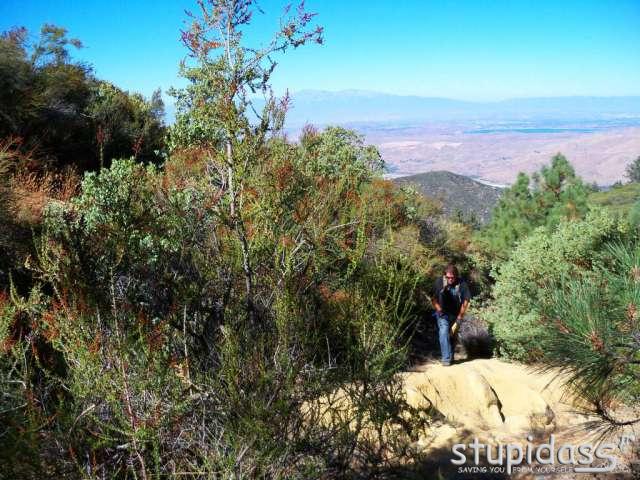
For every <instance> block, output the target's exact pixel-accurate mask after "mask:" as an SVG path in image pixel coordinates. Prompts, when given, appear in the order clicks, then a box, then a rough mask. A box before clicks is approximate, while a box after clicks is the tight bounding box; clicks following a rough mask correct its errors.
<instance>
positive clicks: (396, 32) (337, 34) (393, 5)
mask: <svg viewBox="0 0 640 480" xmlns="http://www.w3.org/2000/svg"><path fill="white" fill-rule="evenodd" d="M284 3H285V2H280V1H276V0H262V1H260V2H259V5H260V6H261V7H262V9H263V10H265V12H266V14H265V15H263V16H260V17H259V18H257V19H256V21H255V22H254V25H253V30H252V31H251V34H250V35H248V37H247V40H248V41H249V42H257V41H260V39H264V38H266V32H269V31H272V30H273V29H274V28H275V26H276V24H277V19H278V15H279V12H281V9H282V6H283V5H284ZM306 4H307V9H308V10H310V11H314V12H318V17H317V22H318V23H319V24H320V25H322V26H323V27H324V28H325V45H323V46H318V45H312V46H305V47H302V48H300V49H298V50H295V51H291V52H289V53H287V54H286V55H284V56H281V57H279V58H278V60H279V67H278V69H277V71H276V73H275V75H274V77H273V86H274V88H275V90H276V92H277V93H281V92H283V91H284V90H285V89H286V88H289V89H290V90H291V91H294V92H295V91H298V90H303V89H319V90H343V89H361V90H373V91H380V92H388V93H395V94H417V95H424V96H437V97H448V98H457V99H467V100H497V99H503V98H512V97H533V96H562V95H604V96H609V95H640V0H562V1H558V0H554V1H548V0H538V1H525V0H502V1H498V0H494V1H483V0H473V1H471V0H469V1H462V0H458V1H454V0H449V1H444V0H404V1H401V0H397V1H390V0H387V1H383V0H377V1H376V0H368V1H366V0H307V2H306ZM194 6H195V2H194V1H191V0H184V1H183V0H155V1H153V2H152V1H147V0H129V1H125V0H115V1H97V0H82V1H80V0H75V1H70V0H67V1H64V0H1V1H0V30H7V29H8V28H10V27H11V26H14V25H24V26H26V27H27V28H29V29H30V30H31V31H32V32H34V33H35V32H36V31H37V30H38V29H39V28H40V26H41V25H42V24H43V23H45V22H48V23H54V24H57V25H60V26H64V27H65V28H67V29H68V30H69V34H70V36H72V37H77V38H79V39H80V40H82V42H83V43H84V44H85V46H86V48H85V49H83V50H81V51H80V52H78V53H77V54H76V58H77V59H81V60H84V61H87V62H89V63H90V64H92V65H93V66H94V68H95V71H96V73H97V75H98V77H100V78H104V79H107V80H110V81H112V82H114V83H116V84H117V85H119V86H121V87H122V88H125V89H128V90H136V91H140V92H142V93H144V94H146V95H149V94H150V93H151V92H152V91H153V90H154V89H155V88H157V87H161V88H162V89H163V90H166V89H167V88H168V87H169V86H171V85H180V80H179V79H178V77H177V71H178V63H179V61H180V59H181V58H182V57H183V56H184V55H185V53H186V51H185V49H184V48H183V47H182V46H181V45H180V42H179V40H178V38H179V30H180V28H184V23H183V21H184V20H185V18H186V17H185V15H184V10H185V9H192V8H194Z"/></svg>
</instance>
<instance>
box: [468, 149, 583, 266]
mask: <svg viewBox="0 0 640 480" xmlns="http://www.w3.org/2000/svg"><path fill="white" fill-rule="evenodd" d="M588 192H589V189H588V186H587V185H585V184H584V183H583V182H582V179H581V178H580V177H578V176H577V175H576V173H575V171H574V169H573V167H572V166H571V164H570V163H569V161H568V160H567V159H566V158H565V157H564V156H563V155H561V154H558V155H556V156H555V157H553V158H552V160H551V165H548V166H544V167H543V168H542V169H541V170H540V172H536V173H534V174H533V175H532V177H531V178H530V177H529V176H528V175H526V174H525V173H522V172H521V173H519V174H518V178H517V180H516V182H515V183H514V184H513V185H512V186H511V187H510V188H509V189H507V190H506V191H505V192H504V194H503V195H502V198H501V199H500V201H499V202H498V205H497V206H496V207H495V209H494V211H493V215H492V218H491V222H490V223H489V224H488V225H487V227H485V229H484V230H482V231H481V232H480V235H479V238H480V240H481V242H482V243H484V244H485V245H486V247H487V249H488V250H489V252H490V253H491V255H492V256H493V257H495V258H497V259H502V260H504V259H506V258H507V257H508V256H509V253H510V252H511V250H512V249H513V246H514V245H515V244H516V242H518V241H519V240H521V239H522V238H524V237H526V236H527V235H528V234H529V233H531V232H532V231H533V230H534V229H535V228H536V227H539V226H546V227H548V228H549V229H553V228H555V226H557V225H558V223H559V222H560V220H562V219H565V218H566V219H579V218H582V217H583V216H584V214H585V213H586V212H587V210H588V206H587V196H588Z"/></svg>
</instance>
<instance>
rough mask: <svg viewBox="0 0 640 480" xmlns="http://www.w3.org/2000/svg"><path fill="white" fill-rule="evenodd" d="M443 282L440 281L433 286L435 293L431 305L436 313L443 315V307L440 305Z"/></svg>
mask: <svg viewBox="0 0 640 480" xmlns="http://www.w3.org/2000/svg"><path fill="white" fill-rule="evenodd" d="M441 281H442V280H441V279H438V280H436V281H435V283H434V284H433V291H432V292H431V305H432V306H433V308H434V309H435V311H436V313H442V305H440V304H439V303H438V291H439V290H440V289H442V285H441V284H440V282H441Z"/></svg>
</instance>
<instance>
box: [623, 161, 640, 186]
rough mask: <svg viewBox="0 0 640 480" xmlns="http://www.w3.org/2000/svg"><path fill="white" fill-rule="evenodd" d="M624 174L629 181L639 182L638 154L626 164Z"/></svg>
mask: <svg viewBox="0 0 640 480" xmlns="http://www.w3.org/2000/svg"><path fill="white" fill-rule="evenodd" d="M626 174H627V178H628V179H629V181H630V182H640V156H639V157H638V158H636V159H635V160H634V161H633V162H631V163H630V164H629V165H628V166H627V170H626Z"/></svg>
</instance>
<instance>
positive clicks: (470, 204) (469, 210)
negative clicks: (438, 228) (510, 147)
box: [393, 171, 503, 225]
mask: <svg viewBox="0 0 640 480" xmlns="http://www.w3.org/2000/svg"><path fill="white" fill-rule="evenodd" d="M393 181H394V182H396V183H397V184H398V185H407V184H408V185H414V186H415V187H417V189H418V190H419V191H420V192H421V193H422V194H423V195H426V196H428V197H432V198H435V199H437V200H439V201H440V202H441V203H442V210H443V213H444V214H445V215H449V216H451V215H455V214H456V213H457V212H460V213H461V214H462V215H463V216H464V217H466V218H471V217H475V218H476V219H477V220H478V222H479V223H480V224H483V225H484V224H486V223H487V222H488V221H489V220H490V218H491V210H493V207H494V206H495V205H496V203H498V199H499V198H500V195H502V192H503V189H502V188H498V187H494V186H490V185H486V184H484V183H480V182H478V181H476V180H473V179H471V178H469V177H465V176H464V175H457V174H455V173H452V172H447V171H434V172H425V173H419V174H417V175H410V176H408V177H399V178H396V179H394V180H393Z"/></svg>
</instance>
